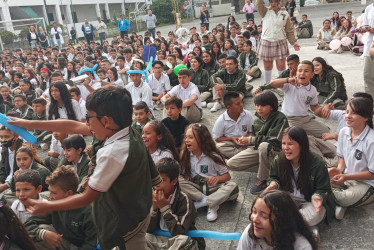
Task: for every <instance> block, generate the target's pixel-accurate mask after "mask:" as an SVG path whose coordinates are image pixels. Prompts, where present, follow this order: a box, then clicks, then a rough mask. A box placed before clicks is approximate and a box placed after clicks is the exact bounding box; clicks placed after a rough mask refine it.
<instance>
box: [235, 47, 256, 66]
mask: <svg viewBox="0 0 374 250" xmlns="http://www.w3.org/2000/svg"><path fill="white" fill-rule="evenodd" d="M247 57H249V64H250V66H249V68H250V69H251V68H252V67H254V66H257V63H258V58H257V56H256V52H254V51H253V50H251V52H250V53H249V56H247V53H245V51H243V52H242V53H241V54H240V56H239V65H240V67H241V68H242V69H244V67H245V60H246V58H247Z"/></svg>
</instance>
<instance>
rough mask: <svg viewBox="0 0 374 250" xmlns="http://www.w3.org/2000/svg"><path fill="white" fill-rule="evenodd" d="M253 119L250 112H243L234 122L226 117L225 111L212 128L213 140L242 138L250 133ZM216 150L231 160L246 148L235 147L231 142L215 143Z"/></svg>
mask: <svg viewBox="0 0 374 250" xmlns="http://www.w3.org/2000/svg"><path fill="white" fill-rule="evenodd" d="M253 121H254V118H253V115H252V113H251V112H250V111H248V110H243V112H242V113H240V115H239V117H238V119H237V120H236V121H234V120H233V119H231V117H230V116H229V115H228V113H227V111H226V112H224V113H223V114H222V115H220V116H219V117H218V119H217V120H216V122H215V123H214V126H213V130H212V133H213V138H214V140H217V139H218V138H220V137H242V136H247V135H248V134H249V133H251V132H252V124H253ZM217 148H218V149H219V150H220V151H221V152H222V154H223V155H224V156H226V157H227V158H231V157H233V156H234V155H236V154H237V153H239V152H241V151H243V150H244V149H246V148H247V147H237V146H236V145H235V144H234V143H233V142H231V141H222V142H217Z"/></svg>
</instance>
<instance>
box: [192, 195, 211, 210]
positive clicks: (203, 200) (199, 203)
mask: <svg viewBox="0 0 374 250" xmlns="http://www.w3.org/2000/svg"><path fill="white" fill-rule="evenodd" d="M194 205H195V208H196V209H199V208H201V207H206V206H208V203H207V202H206V196H205V195H204V194H202V195H201V200H199V201H195V202H194Z"/></svg>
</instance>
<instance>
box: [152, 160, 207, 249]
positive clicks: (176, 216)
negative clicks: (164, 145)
mask: <svg viewBox="0 0 374 250" xmlns="http://www.w3.org/2000/svg"><path fill="white" fill-rule="evenodd" d="M156 167H157V170H158V171H159V173H160V176H161V178H162V183H161V184H159V185H157V186H156V187H155V191H153V200H152V201H153V205H152V213H151V221H150V223H149V226H148V229H147V235H146V239H147V245H148V247H149V248H150V249H181V248H183V247H185V246H187V245H188V246H189V248H190V249H197V248H198V249H205V241H204V238H192V242H191V238H189V237H188V236H186V234H187V232H188V231H189V230H196V227H195V219H196V210H195V207H194V206H193V203H192V200H191V198H189V197H188V196H187V195H186V194H185V193H184V192H183V191H181V188H180V187H179V183H178V176H179V174H180V165H179V164H178V161H176V160H173V159H170V158H164V159H162V160H160V161H158V163H157V164H156ZM158 228H159V229H161V230H165V231H169V232H170V234H171V235H172V237H173V238H172V239H169V238H166V237H163V236H155V235H153V234H152V233H153V232H154V231H155V229H158Z"/></svg>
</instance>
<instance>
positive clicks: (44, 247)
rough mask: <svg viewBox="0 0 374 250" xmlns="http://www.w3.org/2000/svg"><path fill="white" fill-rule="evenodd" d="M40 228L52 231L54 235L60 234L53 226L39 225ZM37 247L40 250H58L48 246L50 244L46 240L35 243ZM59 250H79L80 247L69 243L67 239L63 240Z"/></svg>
mask: <svg viewBox="0 0 374 250" xmlns="http://www.w3.org/2000/svg"><path fill="white" fill-rule="evenodd" d="M39 228H40V229H45V230H48V231H51V232H54V233H58V232H57V231H56V229H55V228H54V227H53V226H52V225H45V224H42V225H39ZM35 245H36V249H38V250H51V249H56V248H53V247H51V246H50V245H49V244H48V242H47V241H45V240H42V241H38V242H35ZM58 249H61V250H77V249H79V247H77V246H75V245H73V244H71V243H70V242H69V241H67V240H66V239H64V238H62V242H61V245H59V246H58Z"/></svg>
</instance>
